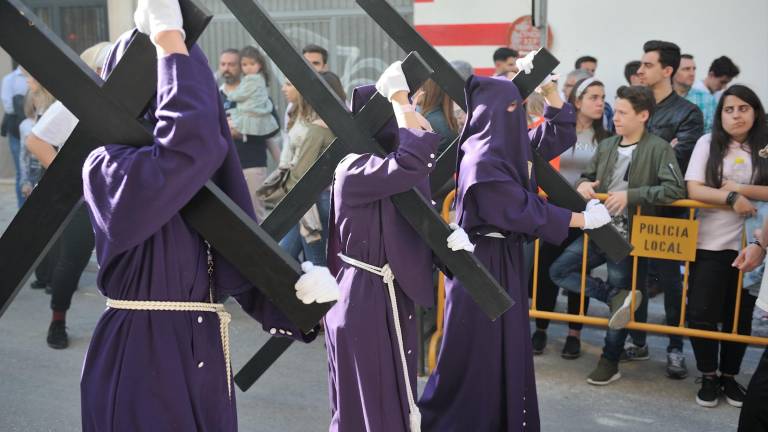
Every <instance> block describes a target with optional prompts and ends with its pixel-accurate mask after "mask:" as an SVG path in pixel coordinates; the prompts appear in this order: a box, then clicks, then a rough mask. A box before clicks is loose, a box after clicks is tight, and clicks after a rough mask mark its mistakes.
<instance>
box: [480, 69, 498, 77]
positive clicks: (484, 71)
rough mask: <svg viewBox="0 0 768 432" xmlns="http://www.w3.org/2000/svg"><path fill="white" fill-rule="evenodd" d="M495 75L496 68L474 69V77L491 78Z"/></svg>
mask: <svg viewBox="0 0 768 432" xmlns="http://www.w3.org/2000/svg"><path fill="white" fill-rule="evenodd" d="M494 73H496V68H475V75H480V76H491V75H493V74H494Z"/></svg>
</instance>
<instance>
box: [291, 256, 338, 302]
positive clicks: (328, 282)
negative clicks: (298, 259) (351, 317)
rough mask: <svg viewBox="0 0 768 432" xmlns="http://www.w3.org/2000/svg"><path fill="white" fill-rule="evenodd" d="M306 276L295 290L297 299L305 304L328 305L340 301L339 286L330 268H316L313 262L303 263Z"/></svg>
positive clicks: (297, 283) (302, 276)
mask: <svg viewBox="0 0 768 432" xmlns="http://www.w3.org/2000/svg"><path fill="white" fill-rule="evenodd" d="M301 269H302V270H303V271H304V274H303V275H301V277H300V278H299V280H298V282H296V285H295V286H294V288H296V297H298V299H299V300H301V301H302V302H303V303H304V304H310V303H312V302H318V303H327V302H331V301H336V300H338V299H339V284H338V283H336V278H334V277H333V275H331V272H330V271H328V267H321V266H314V265H313V264H312V263H311V262H309V261H306V262H303V263H301Z"/></svg>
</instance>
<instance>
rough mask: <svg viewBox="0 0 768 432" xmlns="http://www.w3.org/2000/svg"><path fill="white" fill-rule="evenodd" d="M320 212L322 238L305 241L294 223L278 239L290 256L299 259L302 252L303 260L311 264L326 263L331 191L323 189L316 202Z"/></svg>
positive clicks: (323, 264) (321, 264)
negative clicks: (281, 237)
mask: <svg viewBox="0 0 768 432" xmlns="http://www.w3.org/2000/svg"><path fill="white" fill-rule="evenodd" d="M316 204H317V210H318V212H319V213H320V223H321V224H322V226H323V233H322V238H321V239H320V240H318V241H315V242H312V243H307V242H306V240H305V239H304V237H302V236H301V233H300V231H299V226H298V225H296V226H294V227H293V228H291V230H290V231H288V233H287V234H286V235H285V237H283V239H282V240H280V246H281V247H282V248H283V249H285V251H286V252H288V254H289V255H291V256H292V257H294V258H296V259H299V257H300V256H301V254H302V253H303V254H304V260H305V261H310V262H311V263H312V264H315V265H320V266H325V265H326V261H327V260H326V244H327V242H328V215H329V213H330V209H331V193H330V192H329V191H324V192H322V193H321V194H320V196H319V197H318V200H317V202H316Z"/></svg>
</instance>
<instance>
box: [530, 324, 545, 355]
mask: <svg viewBox="0 0 768 432" xmlns="http://www.w3.org/2000/svg"><path fill="white" fill-rule="evenodd" d="M531 346H532V348H533V355H540V354H543V353H544V348H545V347H546V346H547V332H545V331H544V330H538V329H537V330H536V331H535V332H533V336H531Z"/></svg>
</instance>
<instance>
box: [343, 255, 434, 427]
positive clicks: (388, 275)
mask: <svg viewBox="0 0 768 432" xmlns="http://www.w3.org/2000/svg"><path fill="white" fill-rule="evenodd" d="M339 258H341V260H342V261H344V262H345V263H347V264H349V265H351V266H353V267H357V268H359V269H361V270H365V271H368V272H371V273H373V274H375V275H377V276H381V277H382V279H383V280H384V283H385V284H387V288H388V290H389V303H390V306H391V308H392V317H393V319H394V321H395V335H396V336H397V345H398V348H399V349H400V361H401V362H402V366H403V379H404V380H405V393H406V395H407V396H408V411H409V414H408V420H409V422H410V425H411V432H420V431H421V412H419V407H417V406H416V401H415V400H414V399H413V391H412V390H411V380H410V379H409V378H408V363H407V362H406V359H405V348H404V346H403V331H402V329H401V328H400V313H399V312H398V309H397V299H396V298H395V275H394V273H392V269H391V268H390V267H389V264H384V266H383V267H376V266H373V265H370V264H366V263H364V262H362V261H358V260H356V259H354V258H350V257H348V256H346V255H344V254H339Z"/></svg>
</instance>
